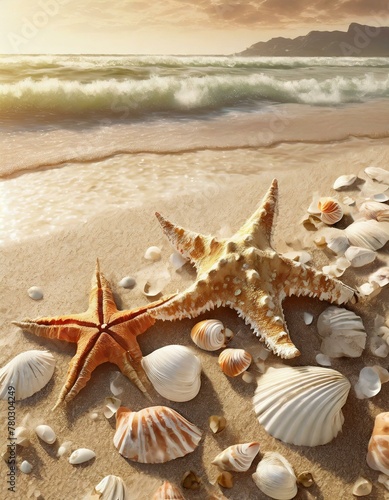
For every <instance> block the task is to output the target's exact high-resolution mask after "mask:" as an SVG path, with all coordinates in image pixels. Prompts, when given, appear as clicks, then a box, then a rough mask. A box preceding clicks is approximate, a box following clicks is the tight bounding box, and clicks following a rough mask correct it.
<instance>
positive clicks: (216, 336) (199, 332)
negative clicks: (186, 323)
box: [190, 319, 226, 351]
mask: <svg viewBox="0 0 389 500" xmlns="http://www.w3.org/2000/svg"><path fill="white" fill-rule="evenodd" d="M190 336H191V339H192V340H193V342H194V343H195V344H196V345H197V346H198V347H200V349H204V350H205V351H217V350H218V349H222V348H223V347H225V345H226V335H225V328H224V325H223V323H222V322H221V321H219V320H218V319H205V320H204V321H200V322H199V323H196V324H195V326H194V327H193V328H192V331H191V332H190Z"/></svg>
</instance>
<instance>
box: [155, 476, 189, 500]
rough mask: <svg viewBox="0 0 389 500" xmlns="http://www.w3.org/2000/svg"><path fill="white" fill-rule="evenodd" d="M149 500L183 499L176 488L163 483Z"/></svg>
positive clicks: (166, 482) (170, 484) (167, 482)
mask: <svg viewBox="0 0 389 500" xmlns="http://www.w3.org/2000/svg"><path fill="white" fill-rule="evenodd" d="M151 500H185V498H184V497H183V496H182V494H181V491H180V490H179V489H178V488H177V486H175V485H174V484H172V483H169V481H165V482H164V483H163V485H162V486H160V487H159V488H158V489H157V491H156V492H155V493H154V495H153V498H152V499H151Z"/></svg>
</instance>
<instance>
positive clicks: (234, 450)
mask: <svg viewBox="0 0 389 500" xmlns="http://www.w3.org/2000/svg"><path fill="white" fill-rule="evenodd" d="M258 452H259V443H257V442H252V443H244V444H234V445H233V446H229V447H228V448H226V449H225V450H223V451H222V452H221V453H219V454H218V455H217V456H216V457H215V458H214V459H213V460H212V462H211V463H212V464H214V465H217V466H218V467H220V469H223V470H228V471H235V472H245V471H246V470H249V468H250V466H251V464H252V462H253V460H254V458H255V457H256V456H257V455H258Z"/></svg>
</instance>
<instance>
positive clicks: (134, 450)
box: [113, 406, 201, 464]
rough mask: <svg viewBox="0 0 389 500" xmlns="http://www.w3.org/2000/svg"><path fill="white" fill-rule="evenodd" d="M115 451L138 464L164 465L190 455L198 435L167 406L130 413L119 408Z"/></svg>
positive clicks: (195, 429)
mask: <svg viewBox="0 0 389 500" xmlns="http://www.w3.org/2000/svg"><path fill="white" fill-rule="evenodd" d="M116 419H117V420H116V432H115V436H114V438H113V443H114V445H115V447H116V448H117V449H118V450H119V453H120V454H121V455H123V456H124V457H126V458H128V459H130V460H133V461H135V462H141V463H149V464H156V463H164V462H168V461H169V460H174V459H175V458H179V457H183V456H185V455H187V454H188V453H191V452H192V451H193V450H194V449H195V448H196V446H197V445H198V444H199V442H200V439H201V431H200V429H198V428H197V427H196V426H195V425H194V424H192V423H190V422H189V421H188V420H186V419H185V418H184V417H182V416H181V415H180V414H179V413H177V412H176V411H174V410H172V409H171V408H167V407H166V406H152V407H149V408H144V409H143V410H140V411H137V412H133V411H131V410H129V409H127V408H123V407H121V408H119V410H118V411H117V414H116Z"/></svg>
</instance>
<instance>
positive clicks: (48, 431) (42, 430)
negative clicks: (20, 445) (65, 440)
mask: <svg viewBox="0 0 389 500" xmlns="http://www.w3.org/2000/svg"><path fill="white" fill-rule="evenodd" d="M35 432H36V434H37V436H38V437H39V438H40V439H42V441H44V442H45V443H47V444H53V443H55V441H56V440H57V436H56V435H55V432H54V431H53V429H52V428H51V427H50V426H49V425H38V426H37V427H35Z"/></svg>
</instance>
